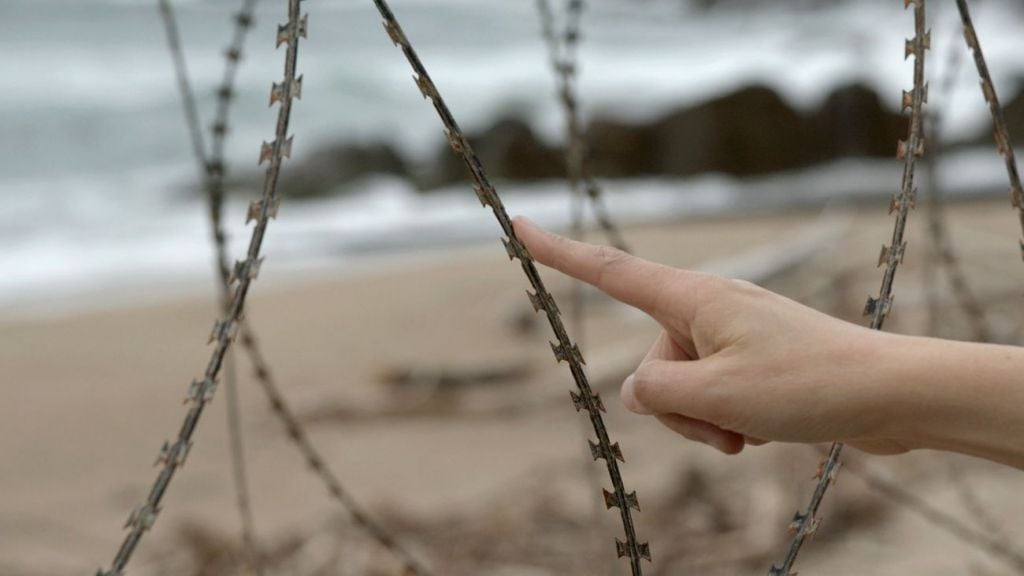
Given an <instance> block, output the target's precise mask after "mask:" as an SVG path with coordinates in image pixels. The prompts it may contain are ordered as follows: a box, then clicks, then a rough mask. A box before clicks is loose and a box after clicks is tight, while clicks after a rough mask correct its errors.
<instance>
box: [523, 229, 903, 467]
mask: <svg viewBox="0 0 1024 576" xmlns="http://www.w3.org/2000/svg"><path fill="white" fill-rule="evenodd" d="M514 226H515V231H516V234H517V236H518V237H519V239H520V240H521V241H522V242H523V243H524V244H525V245H526V247H527V248H528V249H529V251H530V252H531V254H532V255H533V257H534V258H535V259H536V260H537V261H538V262H540V263H542V264H545V265H547V266H550V267H552V268H555V269H556V270H559V271H561V272H563V273H565V274H568V275H569V276H572V277H574V278H578V279H580V280H582V281H584V282H587V283H588V284H592V285H593V286H596V287H597V288H599V289H601V290H602V291H604V292H606V293H607V294H608V295H610V296H612V297H613V298H616V299H618V300H621V301H622V302H624V303H626V304H629V305H631V306H634V307H636V308H639V309H640V310H642V311H644V312H646V313H647V314H648V315H650V316H651V317H652V318H654V319H655V320H657V321H658V323H659V324H661V326H662V328H663V329H664V331H663V332H662V333H661V335H660V336H659V337H658V339H657V341H656V342H655V343H654V346H652V347H651V350H650V351H649V352H648V353H647V356H646V358H644V360H643V361H642V362H641V363H640V366H639V367H638V368H637V370H636V372H634V373H633V374H632V375H631V376H630V377H628V378H627V379H626V381H625V382H624V383H623V386H622V401H623V403H624V404H625V405H626V407H627V408H628V409H629V410H631V411H633V412H636V413H638V414H647V415H653V416H655V417H656V418H657V419H658V420H660V421H661V423H662V424H664V425H665V426H667V427H669V428H671V429H672V430H674V431H676V432H678V433H679V434H681V435H683V436H685V437H687V438H689V439H691V440H696V441H700V442H704V443H707V444H710V445H711V446H714V447H715V448H717V449H719V450H721V451H722V452H725V453H727V454H735V453H738V452H739V451H741V450H742V449H743V447H744V445H745V444H748V443H749V444H755V445H756V444H763V443H765V442H767V441H782V442H805V443H812V442H815V443H816V442H832V441H842V442H847V443H850V444H851V445H853V446H855V447H858V448H861V449H863V450H866V451H869V452H873V453H886V454H891V453H898V452H903V451H906V450H907V449H908V448H909V447H910V446H909V445H908V444H907V443H906V442H905V441H903V440H900V439H897V438H894V437H891V434H887V433H884V432H882V431H883V430H887V429H890V428H891V427H890V426H887V425H886V423H885V422H884V419H885V418H886V416H885V415H886V413H887V411H886V406H885V400H884V399H885V397H886V396H885V394H884V393H883V392H884V388H885V386H886V383H885V382H882V381H880V379H879V378H876V377H874V375H873V373H872V371H871V369H872V366H873V365H874V364H875V363H876V361H877V360H878V358H879V354H881V353H882V352H883V351H884V350H885V349H886V346H885V344H886V339H887V338H898V337H895V336H891V335H887V334H884V333H880V332H877V331H873V330H869V329H867V328H863V327H859V326H856V325H854V324H850V323H848V322H844V321H841V320H838V319H835V318H832V317H830V316H827V315H825V314H822V313H820V312H817V311H815V310H813V309H811V308H808V307H806V306H803V305H801V304H798V303H797V302H794V301H792V300H790V299H788V298H784V297H782V296H779V295H777V294H774V293H772V292H769V291H768V290H765V289H762V288H759V287H757V286H755V285H753V284H750V283H749V282H743V281H737V280H728V279H726V278H721V277H718V276H713V275H710V274H702V273H699V272H690V271H686V270H678V269H675V268H670V267H667V266H662V265H659V264H655V263H652V262H648V261H646V260H643V259H640V258H636V257H634V256H630V255H628V254H626V253H625V252H622V251H619V250H616V249H613V248H608V247H603V246H594V245H590V244H584V243H581V242H574V241H572V240H568V239H566V238H563V237H561V236H557V235H555V234H551V233H549V232H546V231H544V230H541V229H540V228H538V227H537V226H536V225H534V224H533V223H531V222H529V221H528V220H525V219H522V218H516V219H515V220H514Z"/></svg>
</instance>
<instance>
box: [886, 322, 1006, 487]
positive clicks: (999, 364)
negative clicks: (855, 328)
mask: <svg viewBox="0 0 1024 576" xmlns="http://www.w3.org/2000/svg"><path fill="white" fill-rule="evenodd" d="M879 344H880V346H879V348H880V350H879V356H880V358H881V362H882V363H883V365H884V366H886V369H885V371H884V372H883V374H884V375H883V378H882V379H883V382H881V383H880V384H881V386H882V387H884V389H885V390H884V391H883V392H882V394H883V396H884V397H885V398H886V399H887V402H888V404H889V407H890V408H889V410H887V414H886V420H887V423H886V424H884V426H890V427H891V428H892V430H891V432H890V434H891V436H892V437H895V438H901V439H905V441H906V442H907V445H908V446H907V447H908V448H931V449H938V450H949V451H954V452H961V453H964V454H971V455H974V456H979V457H982V458H986V459H989V460H994V461H997V462H1002V463H1005V464H1009V465H1011V466H1015V467H1017V468H1021V469H1024V348H1019V347H1015V346H1001V345H996V344H976V343H968V342H956V341H950V340H940V339H936V338H920V337H912V336H894V335H886V336H885V337H883V338H880V339H879Z"/></svg>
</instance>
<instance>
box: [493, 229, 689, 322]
mask: <svg viewBox="0 0 1024 576" xmlns="http://www.w3.org/2000/svg"><path fill="white" fill-rule="evenodd" d="M512 225H513V226H514V227H515V231H516V236H518V237H519V239H520V240H521V241H522V242H523V244H525V245H526V248H527V249H528V250H529V251H530V253H531V254H532V255H533V257H534V258H535V259H536V260H537V261H538V262H540V263H541V264H544V265H546V266H550V267H551V268H554V269H555V270H558V271H560V272H562V273H564V274H567V275H569V276H572V277H573V278H577V279H579V280H582V281H584V282H586V283H588V284H591V285H593V286H595V287H597V288H599V289H600V290H601V291H603V292H605V293H607V294H608V295H609V296H611V297H613V298H615V299H616V300H620V301H622V302H625V303H626V304H629V305H630V306H634V307H636V308H639V309H641V310H643V311H644V312H647V313H648V314H650V315H652V316H655V315H656V312H657V308H658V302H659V300H661V299H662V298H664V296H665V292H666V290H667V289H669V288H670V286H671V285H672V284H674V283H675V282H677V281H678V280H681V279H682V277H681V275H682V274H684V273H683V272H681V271H679V270H676V269H674V268H669V267H668V266H662V265H661V264H655V263H654V262H650V261H647V260H644V259H642V258H637V257H636V256H631V255H629V254H627V253H625V252H623V251H621V250H618V249H616V248H611V247H608V246H595V245H593V244H586V243H584V242H576V241H574V240H570V239H568V238H565V237H562V236H559V235H557V234H552V233H551V232H548V231H546V230H543V229H541V228H539V227H538V226H537V225H536V224H534V223H532V222H530V221H529V220H527V219H526V218H522V217H516V218H514V219H513V221H512Z"/></svg>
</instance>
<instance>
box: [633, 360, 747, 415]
mask: <svg viewBox="0 0 1024 576" xmlns="http://www.w3.org/2000/svg"><path fill="white" fill-rule="evenodd" d="M715 362H716V360H715V359H714V357H708V358H704V359H700V360H682V361H672V360H647V361H645V362H643V363H641V364H640V366H639V368H637V370H636V372H634V373H633V374H632V375H630V376H629V377H628V378H626V381H625V382H623V384H622V402H623V404H625V405H626V408H627V409H629V410H630V411H632V412H636V413H638V414H679V415H681V416H686V417H688V418H693V419H697V420H703V421H705V422H709V423H711V424H715V425H721V424H723V423H724V422H728V421H730V420H732V418H731V414H730V412H731V410H733V407H732V406H733V403H731V402H729V400H728V398H727V397H726V394H725V391H724V387H720V386H715V378H714V376H713V375H712V371H713V368H714V366H713V365H714V363H715Z"/></svg>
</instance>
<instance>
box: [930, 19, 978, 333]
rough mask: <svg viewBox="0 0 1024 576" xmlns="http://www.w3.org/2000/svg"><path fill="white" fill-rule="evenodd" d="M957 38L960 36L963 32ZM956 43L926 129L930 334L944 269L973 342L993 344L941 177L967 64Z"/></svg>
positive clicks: (935, 328)
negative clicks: (939, 272)
mask: <svg viewBox="0 0 1024 576" xmlns="http://www.w3.org/2000/svg"><path fill="white" fill-rule="evenodd" d="M956 35H957V36H959V35H960V33H959V31H958V32H957V33H956ZM953 40H954V41H953V42H950V45H949V49H948V54H947V57H946V62H945V67H944V68H943V76H942V77H941V78H940V79H939V81H938V82H937V86H938V91H937V92H938V94H939V104H938V106H936V105H933V106H932V111H931V114H928V115H927V116H926V120H928V122H927V124H926V127H925V128H926V131H927V132H928V140H929V142H931V143H932V146H931V154H929V156H928V158H927V159H926V160H925V162H924V165H925V166H924V168H925V181H926V183H927V186H925V208H926V213H927V221H928V236H929V243H928V252H927V257H926V259H925V267H926V273H925V277H926V280H925V285H924V289H925V296H926V301H927V305H928V333H929V334H937V333H938V325H939V320H940V317H941V306H940V303H939V295H938V290H937V288H938V284H937V283H936V282H935V278H934V276H933V275H932V274H930V272H931V269H933V268H942V269H943V271H945V273H946V277H947V279H948V281H949V285H950V288H951V290H952V293H953V299H954V301H955V302H956V304H957V306H958V307H959V308H960V309H961V310H962V311H963V312H964V315H965V316H966V317H967V321H968V324H969V325H970V327H971V334H972V337H973V339H974V340H975V341H978V342H989V341H991V340H992V336H991V334H990V332H989V329H988V322H987V321H986V319H985V307H984V306H983V305H982V304H981V301H980V300H979V299H978V297H977V296H976V295H975V294H974V290H973V289H972V288H971V285H970V282H969V281H968V280H967V274H966V273H965V272H964V269H963V265H962V261H961V259H960V257H959V256H958V255H957V253H956V250H955V249H954V248H953V242H952V239H951V238H950V235H949V222H948V218H947V216H946V210H945V205H946V202H945V189H944V186H943V184H942V181H941V178H940V176H939V172H940V166H941V165H942V160H943V157H944V152H945V150H944V146H943V143H942V128H943V126H944V121H943V119H944V117H945V115H946V112H947V111H948V110H950V109H951V102H952V98H953V94H954V92H953V88H954V87H955V85H956V79H957V74H958V72H959V71H960V68H961V65H962V64H963V57H962V56H963V47H962V46H961V45H960V44H959V42H957V41H956V38H953Z"/></svg>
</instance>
